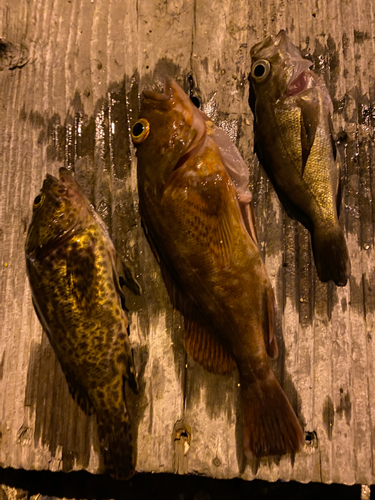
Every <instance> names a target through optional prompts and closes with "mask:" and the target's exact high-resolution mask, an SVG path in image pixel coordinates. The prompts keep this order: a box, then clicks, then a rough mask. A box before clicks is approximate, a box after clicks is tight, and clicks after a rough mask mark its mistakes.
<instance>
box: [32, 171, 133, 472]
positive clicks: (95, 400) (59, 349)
mask: <svg viewBox="0 0 375 500" xmlns="http://www.w3.org/2000/svg"><path fill="white" fill-rule="evenodd" d="M25 249H26V267H27V273H28V277H29V282H30V287H31V291H32V297H33V304H34V307H35V310H36V313H37V315H38V318H39V320H40V322H41V324H42V326H43V328H44V330H45V332H46V334H47V336H48V338H49V340H50V342H51V345H52V347H53V349H54V351H55V353H56V356H57V358H58V360H59V362H60V364H61V367H62V370H63V372H64V374H65V377H66V380H67V382H68V385H69V390H70V393H71V394H72V396H73V397H74V398H75V399H76V401H77V403H78V404H79V405H80V406H81V408H82V409H83V411H85V412H86V413H88V414H92V413H95V415H96V418H97V423H98V434H99V441H100V446H101V453H102V456H103V459H104V465H105V467H106V470H107V472H109V473H111V474H112V475H113V476H114V477H117V478H121V479H125V478H128V477H130V476H131V475H133V473H134V469H135V453H134V450H133V449H132V438H131V433H130V420H129V414H128V412H127V408H126V401H125V393H124V382H125V380H128V382H129V385H130V387H131V388H132V389H133V390H134V391H135V392H137V383H136V379H135V368H134V363H133V356H132V351H131V346H130V342H129V338H128V333H127V328H128V319H127V316H126V313H125V311H124V310H123V309H122V306H121V297H122V291H121V288H120V285H119V276H120V275H121V276H122V277H123V279H124V282H125V284H127V285H128V286H129V287H130V288H131V289H132V290H133V291H134V292H135V293H139V285H138V283H137V282H136V281H135V279H134V278H133V277H132V273H131V270H129V269H128V272H127V273H124V270H125V265H124V264H123V263H121V265H120V262H121V261H120V259H119V258H118V256H117V254H116V251H115V249H114V247H113V244H112V242H111V240H110V238H109V236H108V233H107V231H106V230H105V227H104V224H103V222H102V221H101V219H100V218H99V216H98V215H97V214H96V213H95V211H94V210H93V208H92V207H91V205H90V203H89V202H88V200H87V198H86V197H85V195H84V194H83V192H82V191H81V189H80V187H79V186H78V184H77V183H76V181H75V180H74V178H73V177H72V175H71V174H70V173H69V171H68V170H67V169H65V168H62V169H60V171H59V179H57V178H55V177H53V176H51V175H49V174H48V175H47V178H46V180H45V181H44V184H43V187H42V190H41V194H40V195H38V196H37V198H36V199H35V202H34V211H33V217H32V220H31V223H30V225H29V228H28V234H27V240H26V248H25Z"/></svg>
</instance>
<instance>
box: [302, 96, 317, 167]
mask: <svg viewBox="0 0 375 500" xmlns="http://www.w3.org/2000/svg"><path fill="white" fill-rule="evenodd" d="M299 105H300V108H301V118H300V120H301V147H302V171H301V176H303V173H304V171H305V167H306V163H307V160H308V158H309V156H310V151H311V148H312V146H313V144H314V140H315V134H316V130H317V128H318V122H319V113H318V112H317V106H318V104H317V103H316V102H314V101H313V102H310V101H307V100H304V99H301V100H300V102H299Z"/></svg>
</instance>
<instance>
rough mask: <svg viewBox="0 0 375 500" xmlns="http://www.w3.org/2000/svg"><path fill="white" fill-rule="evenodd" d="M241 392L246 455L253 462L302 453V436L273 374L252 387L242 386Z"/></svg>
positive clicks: (293, 414) (298, 424)
mask: <svg viewBox="0 0 375 500" xmlns="http://www.w3.org/2000/svg"><path fill="white" fill-rule="evenodd" d="M241 390H242V402H243V403H242V404H243V412H244V451H245V455H246V456H247V457H248V458H254V457H265V456H271V455H285V454H286V453H292V454H294V453H296V452H297V451H299V450H300V448H301V446H302V441H303V432H302V429H301V426H300V423H299V422H298V420H297V417H296V414H295V413H294V411H293V408H292V407H291V405H290V403H289V401H288V399H287V397H286V395H285V393H284V391H283V390H282V388H281V387H280V385H279V383H278V382H277V380H276V378H275V376H274V375H273V373H272V372H271V371H270V372H269V376H268V377H267V378H266V379H265V380H261V381H259V380H257V381H255V382H253V383H251V384H250V385H249V386H246V385H245V386H242V384H241Z"/></svg>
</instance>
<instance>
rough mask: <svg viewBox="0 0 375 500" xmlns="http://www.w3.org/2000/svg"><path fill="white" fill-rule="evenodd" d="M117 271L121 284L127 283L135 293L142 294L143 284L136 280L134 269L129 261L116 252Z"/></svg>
mask: <svg viewBox="0 0 375 500" xmlns="http://www.w3.org/2000/svg"><path fill="white" fill-rule="evenodd" d="M116 272H117V275H118V278H119V283H120V286H123V285H125V286H126V287H127V288H129V290H131V291H132V292H133V293H134V294H135V295H141V292H142V289H141V285H140V284H139V283H138V281H137V280H136V278H135V276H134V273H133V269H132V268H131V266H130V264H129V263H128V262H126V261H124V260H122V259H121V257H120V256H119V255H118V253H116Z"/></svg>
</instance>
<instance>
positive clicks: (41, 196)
mask: <svg viewBox="0 0 375 500" xmlns="http://www.w3.org/2000/svg"><path fill="white" fill-rule="evenodd" d="M44 199H45V195H44V194H43V193H41V194H38V196H37V197H36V198H35V200H34V203H33V209H34V210H36V209H37V208H38V207H40V205H42V204H43V201H44Z"/></svg>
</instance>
